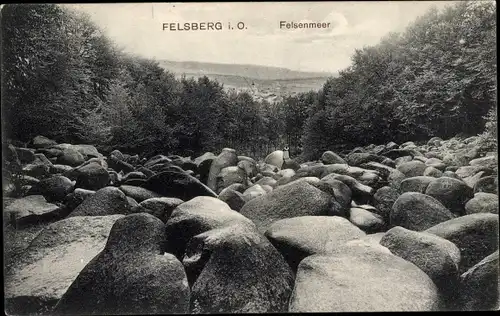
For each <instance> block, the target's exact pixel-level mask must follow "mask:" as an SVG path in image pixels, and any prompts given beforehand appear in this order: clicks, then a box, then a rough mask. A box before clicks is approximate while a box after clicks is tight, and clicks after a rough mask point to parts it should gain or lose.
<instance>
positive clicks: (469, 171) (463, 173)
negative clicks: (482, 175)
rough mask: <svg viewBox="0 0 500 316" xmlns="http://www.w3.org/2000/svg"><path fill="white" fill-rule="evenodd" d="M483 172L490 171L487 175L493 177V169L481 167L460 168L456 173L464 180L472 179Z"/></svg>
mask: <svg viewBox="0 0 500 316" xmlns="http://www.w3.org/2000/svg"><path fill="white" fill-rule="evenodd" d="M481 171H488V174H487V175H491V173H492V171H491V169H488V168H485V167H481V166H464V167H460V168H458V169H457V170H456V171H455V173H456V174H457V176H459V178H460V179H463V178H467V177H471V176H473V175H475V174H476V173H478V172H481Z"/></svg>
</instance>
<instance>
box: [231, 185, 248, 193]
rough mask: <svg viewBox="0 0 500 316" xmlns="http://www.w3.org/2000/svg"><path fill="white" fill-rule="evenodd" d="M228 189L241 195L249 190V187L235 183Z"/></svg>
mask: <svg viewBox="0 0 500 316" xmlns="http://www.w3.org/2000/svg"><path fill="white" fill-rule="evenodd" d="M227 189H231V190H235V191H238V192H240V193H243V192H244V191H245V190H246V189H247V186H246V185H244V184H242V183H233V184H231V185H230V186H228V187H227Z"/></svg>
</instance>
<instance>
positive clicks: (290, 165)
mask: <svg viewBox="0 0 500 316" xmlns="http://www.w3.org/2000/svg"><path fill="white" fill-rule="evenodd" d="M281 168H282V169H292V170H299V169H300V164H299V163H298V162H297V161H296V160H295V159H290V158H284V159H283V165H282V166H281Z"/></svg>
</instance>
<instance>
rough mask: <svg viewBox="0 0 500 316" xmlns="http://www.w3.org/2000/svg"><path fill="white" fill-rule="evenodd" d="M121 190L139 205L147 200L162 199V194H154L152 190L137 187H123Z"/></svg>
mask: <svg viewBox="0 0 500 316" xmlns="http://www.w3.org/2000/svg"><path fill="white" fill-rule="evenodd" d="M119 189H120V190H121V191H122V192H123V193H125V195H126V196H130V197H131V198H133V199H134V200H136V201H137V202H138V203H140V202H142V201H144V200H147V199H152V198H159V197H162V195H161V194H158V193H156V192H153V191H151V190H148V189H145V188H141V187H136V186H133V185H121V186H120V187H119Z"/></svg>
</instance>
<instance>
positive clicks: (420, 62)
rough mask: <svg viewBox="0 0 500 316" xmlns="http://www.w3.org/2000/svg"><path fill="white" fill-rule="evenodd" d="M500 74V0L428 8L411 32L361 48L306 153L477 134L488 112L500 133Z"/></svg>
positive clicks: (322, 99)
mask: <svg viewBox="0 0 500 316" xmlns="http://www.w3.org/2000/svg"><path fill="white" fill-rule="evenodd" d="M496 69H497V68H496V4H495V2H489V1H488V2H486V1H470V2H460V3H458V4H456V5H454V6H450V7H447V8H446V9H445V10H443V11H442V12H440V13H438V12H437V11H436V10H430V11H429V12H428V13H427V14H425V15H424V16H422V17H421V18H419V19H418V20H416V21H415V22H414V23H413V24H411V25H410V26H409V27H408V28H407V29H406V31H405V32H403V33H398V34H389V35H388V36H387V37H385V38H384V39H383V40H382V41H381V42H380V44H378V45H376V46H373V47H365V48H363V49H360V50H356V52H355V53H354V55H353V56H352V65H351V66H350V67H349V68H348V69H345V70H344V71H342V72H341V73H340V76H339V77H338V78H332V79H330V80H328V81H327V82H326V83H325V85H324V86H323V89H322V90H321V91H319V92H318V98H317V99H318V102H317V103H316V104H314V105H313V106H312V108H313V109H312V110H311V113H312V115H311V116H310V117H309V118H308V120H307V123H306V126H305V129H304V136H303V143H304V153H305V154H306V155H307V156H308V158H310V159H312V158H314V157H318V155H320V154H321V153H322V152H323V151H324V150H327V149H333V148H335V147H338V146H340V145H346V146H350V147H351V148H352V147H355V146H359V145H367V144H370V143H374V144H382V143H387V142H389V141H396V142H402V141H407V140H413V141H418V140H425V139H428V138H430V137H432V136H440V137H443V138H447V137H452V136H455V135H456V134H459V133H463V134H467V135H475V134H478V133H481V132H482V131H483V129H484V127H485V116H486V115H487V114H488V111H491V112H490V114H489V116H488V117H489V120H490V123H489V124H490V125H492V126H493V127H491V128H496V115H495V114H496V71H497V70H496ZM488 126H489V125H488ZM491 128H490V129H491Z"/></svg>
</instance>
